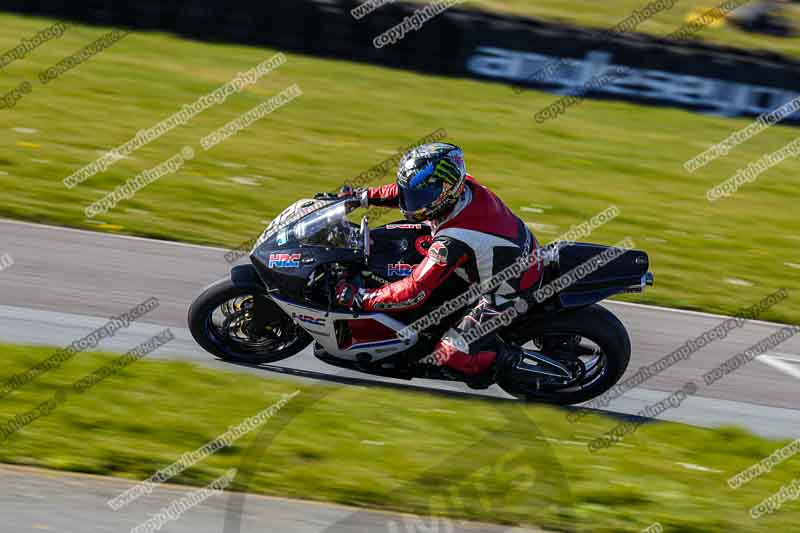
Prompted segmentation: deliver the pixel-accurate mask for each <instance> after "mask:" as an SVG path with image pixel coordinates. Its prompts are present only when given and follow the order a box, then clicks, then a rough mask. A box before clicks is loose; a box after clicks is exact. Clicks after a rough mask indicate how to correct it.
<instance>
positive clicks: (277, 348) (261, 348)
mask: <svg viewBox="0 0 800 533" xmlns="http://www.w3.org/2000/svg"><path fill="white" fill-rule="evenodd" d="M188 321H189V330H190V331H191V332H192V337H194V340H195V341H197V344H199V345H200V346H202V347H203V348H204V349H205V350H206V351H207V352H209V353H211V354H213V355H216V356H217V357H219V358H220V359H224V360H226V361H234V362H238V363H250V364H264V363H273V362H275V361H280V360H282V359H286V358H288V357H291V356H293V355H295V354H296V353H298V352H300V351H301V350H303V348H305V347H306V346H308V345H309V344H310V343H311V337H310V336H309V335H308V333H306V332H305V331H304V330H303V329H302V328H301V327H300V326H298V325H297V324H295V322H294V321H293V320H292V319H291V318H290V317H289V316H288V315H287V314H286V313H284V312H283V310H282V309H281V308H279V307H278V306H277V305H276V304H275V303H274V302H273V301H272V300H270V299H269V298H268V297H267V295H266V294H264V288H263V287H262V286H259V285H257V284H255V283H251V284H242V283H234V282H233V280H231V278H225V279H221V280H219V281H217V282H216V283H212V284H211V285H209V286H208V287H206V289H205V290H204V291H203V293H202V294H200V296H198V297H197V298H196V299H195V300H194V302H192V305H191V306H190V307H189V316H188Z"/></svg>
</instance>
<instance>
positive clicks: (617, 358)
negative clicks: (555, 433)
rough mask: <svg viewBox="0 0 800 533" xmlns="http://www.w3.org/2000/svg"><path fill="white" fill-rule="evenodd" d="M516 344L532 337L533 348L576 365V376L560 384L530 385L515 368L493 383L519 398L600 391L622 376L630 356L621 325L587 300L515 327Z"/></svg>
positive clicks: (569, 400) (557, 398)
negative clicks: (528, 325)
mask: <svg viewBox="0 0 800 533" xmlns="http://www.w3.org/2000/svg"><path fill="white" fill-rule="evenodd" d="M514 340H515V344H517V345H519V346H522V345H524V344H525V343H526V342H528V341H532V342H533V344H534V346H533V347H532V349H533V350H536V351H537V352H540V353H542V354H544V355H546V356H548V357H551V358H554V359H557V360H559V361H561V362H562V363H564V364H567V365H571V366H572V367H573V368H578V369H580V372H579V379H578V381H577V382H576V383H571V384H570V385H569V386H565V387H563V388H559V387H557V386H556V387H554V386H547V385H545V386H533V385H531V384H530V383H525V382H524V381H523V380H522V379H519V376H518V375H517V373H518V372H520V371H519V370H515V369H510V370H509V371H506V372H504V373H503V374H502V375H500V376H498V379H497V384H498V385H499V386H500V388H502V389H503V390H504V391H506V392H507V393H508V394H511V395H512V396H515V397H517V398H519V399H523V400H527V401H534V402H544V403H552V404H557V405H572V404H577V403H583V402H586V401H589V400H591V399H592V398H595V397H597V396H600V395H601V394H603V393H604V392H606V391H607V390H608V389H610V388H611V387H613V386H614V384H615V383H617V381H619V380H620V378H622V375H623V374H624V373H625V370H626V369H627V368H628V362H629V361H630V357H631V341H630V337H629V336H628V332H627V330H626V329H625V326H624V325H623V324H622V322H620V320H619V319H618V318H617V317H616V316H615V315H614V314H613V313H612V312H611V311H609V310H608V309H606V308H604V307H601V306H600V305H597V304H595V305H591V306H589V307H585V308H582V309H578V310H575V311H568V312H562V313H558V314H555V315H553V316H552V317H547V318H546V319H543V320H542V321H541V323H538V324H537V323H534V324H532V325H531V328H530V330H528V331H524V332H517V334H516V338H515V339H514Z"/></svg>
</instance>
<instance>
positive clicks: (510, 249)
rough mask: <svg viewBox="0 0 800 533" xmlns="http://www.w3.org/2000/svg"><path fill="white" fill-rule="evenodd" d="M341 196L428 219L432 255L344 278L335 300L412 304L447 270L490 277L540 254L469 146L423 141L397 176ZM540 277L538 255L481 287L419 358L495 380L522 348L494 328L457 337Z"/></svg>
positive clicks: (398, 306)
mask: <svg viewBox="0 0 800 533" xmlns="http://www.w3.org/2000/svg"><path fill="white" fill-rule="evenodd" d="M340 196H352V197H353V200H354V201H358V202H359V205H360V207H367V206H389V207H399V208H400V210H401V211H402V213H403V215H404V216H405V218H406V219H407V220H409V221H412V222H423V221H428V222H429V223H430V224H431V227H432V228H431V229H432V231H431V233H432V237H433V242H432V243H431V245H430V247H429V249H428V253H427V257H425V259H424V260H423V261H422V262H421V263H420V264H418V265H416V266H415V267H414V269H413V271H412V272H411V275H410V276H408V277H406V278H403V279H401V280H399V281H395V282H393V283H388V284H386V285H383V286H382V287H379V288H377V289H371V290H368V289H363V288H358V287H356V286H355V285H353V284H351V283H350V282H349V281H347V280H341V281H340V282H339V283H338V284H337V286H336V300H337V303H339V304H340V305H342V306H345V307H348V308H351V309H361V310H364V311H387V312H391V311H405V310H409V309H414V308H417V307H419V306H421V305H423V304H424V303H425V301H426V300H427V299H428V298H429V297H430V296H431V294H432V293H433V291H435V290H436V289H437V287H439V286H441V285H442V284H443V283H444V282H445V280H446V279H447V278H448V277H449V276H452V275H459V276H461V277H462V278H465V279H468V280H469V281H470V282H473V283H482V282H486V281H488V280H489V279H491V278H492V276H494V275H496V274H497V273H498V272H500V271H501V270H503V269H505V268H507V267H509V266H510V265H512V264H513V263H514V262H515V261H516V260H517V259H518V258H520V257H522V256H523V255H532V254H536V253H537V250H538V249H539V244H538V242H537V241H536V238H535V237H534V236H533V234H532V233H531V231H530V230H529V229H528V227H527V226H526V225H525V223H524V222H523V221H522V220H520V219H519V218H518V217H517V216H516V215H514V213H513V212H512V211H511V210H510V209H509V208H508V207H506V205H505V204H504V203H503V202H502V201H501V200H500V199H499V198H498V197H497V196H496V195H495V194H494V193H493V192H492V191H490V190H489V189H488V188H486V187H484V186H483V185H481V184H480V183H478V181H477V180H475V178H473V177H472V176H471V175H469V174H467V170H466V166H465V164H464V154H463V152H462V150H461V149H460V148H459V147H458V146H455V145H453V144H449V143H431V144H424V145H421V146H418V147H417V148H415V149H413V150H411V151H409V152H408V153H406V154H405V155H404V156H403V158H402V159H401V161H400V164H399V168H398V172H397V182H396V183H392V184H388V185H383V186H381V187H372V188H368V189H364V190H357V191H346V192H344V193H342V194H341V195H340ZM541 277H542V265H541V262H540V261H532V263H531V264H530V267H529V268H528V269H527V271H524V272H523V273H522V274H521V275H520V276H519V277H517V278H512V279H510V280H507V281H505V282H503V283H502V284H501V285H500V286H499V287H496V288H495V289H493V290H492V291H491V292H489V293H488V294H484V295H483V296H482V297H481V298H480V299H479V300H478V301H477V302H476V303H475V304H474V306H473V307H472V309H471V310H470V311H468V312H467V313H466V314H465V316H464V317H463V318H462V320H461V322H460V323H459V324H458V326H456V327H455V329H451V330H450V331H448V332H447V334H445V336H444V337H443V338H442V339H441V340H440V341H439V343H438V344H437V345H436V349H435V350H434V352H433V354H431V355H430V356H428V357H426V358H425V359H423V360H422V362H427V363H433V364H436V365H438V366H444V367H446V368H447V369H449V370H451V371H455V372H456V373H457V374H456V376H459V377H462V378H464V380H465V381H467V382H468V383H470V382H471V381H472V382H474V383H475V384H476V386H481V376H483V377H486V376H487V375H491V376H490V377H491V378H492V379H491V381H493V377H494V374H493V373H492V372H490V370H492V369H495V370H496V369H498V368H499V367H500V366H502V365H506V364H513V363H514V362H515V361H516V358H518V357H519V351H517V352H514V351H512V350H509V349H505V348H504V347H502V346H501V345H500V343H499V341H498V339H497V336H496V335H494V334H490V335H487V336H485V337H484V338H481V339H479V340H478V341H475V342H474V343H472V344H470V345H468V346H463V343H459V342H457V339H458V338H459V337H460V336H461V334H463V333H465V332H467V331H469V330H470V329H472V328H474V327H477V326H480V325H481V324H482V323H485V322H486V321H487V320H490V319H491V318H492V317H494V316H497V315H498V314H499V313H502V312H504V311H506V310H508V309H509V308H510V307H511V306H512V305H514V301H513V298H515V297H516V296H519V295H521V294H524V293H527V292H530V291H532V290H535V289H536V285H537V284H538V283H539V281H540V279H541ZM457 344H458V345H459V346H457ZM483 386H488V384H484V385H483Z"/></svg>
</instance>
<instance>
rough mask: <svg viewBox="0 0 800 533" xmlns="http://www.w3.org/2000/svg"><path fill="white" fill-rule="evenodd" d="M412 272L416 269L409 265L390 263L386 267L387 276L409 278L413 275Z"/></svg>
mask: <svg viewBox="0 0 800 533" xmlns="http://www.w3.org/2000/svg"><path fill="white" fill-rule="evenodd" d="M412 270H414V267H413V266H411V265H409V264H407V263H390V264H389V265H388V266H387V267H386V275H387V276H403V277H408V276H410V275H411V271H412Z"/></svg>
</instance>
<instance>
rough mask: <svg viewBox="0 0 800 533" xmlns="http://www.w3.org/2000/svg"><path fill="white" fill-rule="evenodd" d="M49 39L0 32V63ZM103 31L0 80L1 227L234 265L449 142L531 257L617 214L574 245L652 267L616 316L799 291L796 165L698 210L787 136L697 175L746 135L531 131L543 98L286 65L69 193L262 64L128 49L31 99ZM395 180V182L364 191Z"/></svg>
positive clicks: (649, 117) (798, 305)
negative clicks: (173, 167)
mask: <svg viewBox="0 0 800 533" xmlns="http://www.w3.org/2000/svg"><path fill="white" fill-rule="evenodd" d="M50 23H51V21H47V20H44V19H36V18H25V17H17V16H9V15H0V25H1V26H2V27H3V28H4V29H5V31H4V32H3V33H2V35H0V49H10V48H12V47H13V46H15V45H16V44H18V43H19V42H20V40H21V39H22V38H23V37H29V36H30V35H33V34H35V33H36V32H37V31H39V30H40V29H42V28H43V27H45V26H46V25H48V24H50ZM104 32H105V30H104V29H101V28H89V27H83V26H78V27H76V28H75V29H73V30H70V31H69V32H67V33H66V34H65V35H64V36H63V37H61V38H60V39H57V40H54V41H51V42H48V43H46V44H45V45H43V46H41V47H40V48H38V49H36V50H35V51H33V52H32V53H31V54H30V55H29V56H27V57H26V58H25V59H23V60H20V61H16V62H14V63H12V64H10V65H8V66H7V67H6V68H5V69H3V71H2V72H0V76H2V78H0V79H2V80H3V81H4V85H5V86H6V87H7V88H8V89H9V90H10V89H12V88H13V87H17V86H18V85H19V84H20V83H21V82H22V81H23V80H32V81H34V82H35V85H34V90H33V92H32V93H31V94H28V95H26V96H25V97H24V98H23V99H22V100H21V101H19V102H18V103H17V105H16V106H15V107H14V108H12V109H4V110H0V113H2V115H3V127H2V129H0V188H1V189H2V191H3V194H2V201H1V202H0V216H6V217H12V218H18V219H24V220H30V221H36V222H47V223H53V224H60V225H66V226H74V227H83V228H90V229H95V230H99V231H112V232H121V233H129V234H135V235H142V236H148V237H156V238H161V239H170V240H180V241H189V242H195V243H207V244H216V245H225V246H231V247H232V246H237V245H239V244H240V243H242V242H244V241H247V240H248V239H251V238H253V237H255V236H256V235H258V234H259V233H260V232H261V230H262V229H263V227H264V226H265V224H266V222H267V221H268V220H269V219H271V218H272V217H273V216H275V214H276V213H278V212H280V211H281V210H282V209H283V208H284V207H285V206H286V205H288V204H289V203H291V202H293V201H295V200H296V199H298V198H301V197H308V196H309V195H312V194H313V193H315V192H318V191H325V190H332V189H334V188H335V187H337V186H338V185H340V184H341V183H342V182H343V181H345V180H352V179H353V178H354V177H356V176H358V175H359V174H360V173H362V172H363V171H365V170H368V169H370V168H372V167H373V166H375V165H377V164H379V163H380V162H382V161H383V160H385V159H386V158H388V157H391V156H392V155H393V154H394V153H395V152H396V150H397V148H398V147H399V146H406V145H408V144H410V143H413V142H414V141H416V140H417V139H419V138H421V137H423V136H424V135H427V134H429V133H431V132H433V131H434V130H436V129H438V128H444V129H446V130H447V132H448V133H449V137H448V139H449V140H451V141H453V142H456V143H458V144H460V145H462V146H463V147H464V149H465V151H466V153H467V158H468V166H469V169H470V170H471V172H472V173H473V174H474V175H475V176H476V177H477V178H478V179H479V180H480V181H482V182H484V183H486V184H487V185H489V186H491V187H492V188H493V189H494V190H496V191H497V193H498V194H499V195H500V196H501V197H502V198H503V199H505V200H506V201H507V202H508V203H509V205H510V206H511V207H512V208H513V209H514V210H515V211H516V212H517V213H519V214H520V216H521V217H522V218H523V219H524V220H525V221H527V222H528V223H530V224H531V226H532V227H533V228H534V231H535V232H536V233H537V235H538V237H539V238H540V240H542V241H545V242H546V241H549V240H551V239H553V238H556V237H557V236H558V235H561V234H562V233H564V232H565V231H567V230H568V229H569V228H570V226H572V225H575V224H579V223H582V222H583V221H585V220H587V219H589V218H590V217H592V216H594V215H595V214H597V213H599V212H601V211H603V210H605V209H607V208H608V207H609V206H610V205H612V204H614V205H617V206H618V207H619V209H620V211H621V214H620V216H619V217H617V218H616V219H614V220H613V221H612V222H611V223H609V224H606V225H604V226H603V227H601V228H599V229H598V230H597V231H595V232H594V233H593V234H592V235H591V236H590V237H588V238H587V239H586V240H589V241H594V242H600V243H605V244H612V243H615V242H619V241H621V240H622V239H623V238H625V237H626V236H630V237H632V238H633V240H634V241H635V242H636V244H637V247H639V248H642V249H645V250H647V252H648V253H649V254H650V256H651V259H652V269H653V270H654V272H655V274H656V286H655V288H654V289H653V290H650V291H648V292H647V293H646V294H645V295H644V296H634V297H628V299H632V300H633V301H638V302H643V303H655V304H661V305H666V306H672V307H681V308H687V309H696V310H703V311H712V312H720V313H726V314H733V313H735V312H736V311H737V310H738V309H740V308H742V307H747V306H749V305H752V304H754V303H755V302H757V301H758V300H760V299H761V298H763V297H764V296H766V295H767V294H769V293H771V292H773V291H774V290H776V289H777V288H778V287H780V286H785V287H787V288H789V289H799V288H800V276H798V273H800V251H799V250H800V236H798V235H797V232H796V229H797V224H796V220H795V218H796V217H795V214H794V209H793V203H792V202H793V198H796V197H797V196H798V193H800V184H798V181H797V176H796V175H795V168H794V164H795V163H794V161H786V162H784V163H782V164H781V165H778V166H776V167H773V168H772V169H770V170H769V171H767V172H766V173H764V174H762V175H761V176H760V177H759V178H758V180H757V181H756V182H755V183H747V184H745V185H744V186H743V187H742V188H741V189H740V190H739V192H737V193H736V194H735V195H733V196H732V197H730V198H727V199H722V200H720V201H717V202H715V203H713V204H711V203H709V202H708V201H707V200H706V196H705V194H706V191H707V190H708V189H709V188H710V187H713V186H715V185H717V184H719V183H721V182H722V181H724V180H726V179H728V178H729V177H730V176H732V175H733V174H734V173H735V172H736V170H737V169H739V168H741V167H745V166H747V164H748V163H749V162H752V161H755V160H757V159H758V158H759V157H761V155H762V154H764V153H766V152H772V151H775V150H777V149H779V148H781V147H782V146H784V145H785V144H787V143H788V142H789V141H791V140H793V139H794V138H795V137H797V135H798V131H800V130H798V129H797V128H792V127H780V126H776V127H772V128H770V129H769V130H767V131H766V132H764V133H762V134H760V135H759V136H757V137H755V138H754V139H751V140H750V141H748V142H746V143H744V144H743V145H741V146H739V147H738V148H736V149H735V150H733V151H732V152H731V153H730V154H729V155H728V156H726V157H724V158H721V159H719V160H717V161H714V162H713V163H711V164H710V165H708V166H706V167H704V168H703V169H701V170H699V171H698V172H696V173H695V174H692V175H690V174H687V173H686V172H685V171H684V169H683V168H682V165H683V163H684V162H685V161H686V160H687V159H689V158H691V157H693V156H695V155H697V154H698V153H700V152H702V151H703V150H705V149H706V148H708V147H709V146H710V145H711V144H714V143H716V142H718V141H720V140H722V139H724V138H725V137H727V136H728V135H729V134H730V133H732V132H733V131H734V130H736V129H738V128H741V127H744V126H746V125H747V124H749V123H750V121H749V120H742V119H737V120H733V119H725V118H720V117H711V116H704V115H699V114H695V113H688V112H683V111H677V110H671V109H660V108H652V107H642V106H635V105H630V104H625V103H617V102H600V101H586V102H584V103H582V104H581V105H579V106H575V107H573V108H571V109H569V110H568V112H567V113H566V114H565V115H563V116H561V117H559V118H558V119H556V120H552V121H550V122H546V123H545V124H537V123H536V122H535V121H534V120H533V114H534V113H535V112H536V111H538V110H539V109H541V108H542V107H544V106H546V105H549V104H550V103H552V102H553V101H554V100H555V98H556V97H555V96H554V95H551V94H546V93H540V92H535V91H527V92H525V93H524V94H523V95H517V94H515V93H514V92H513V91H511V89H510V88H509V87H508V86H505V85H501V84H494V83H483V82H477V81H471V80H460V79H448V78H440V77H435V76H423V75H418V74H412V73H409V72H405V71H398V70H390V69H385V68H378V67H373V66H367V65H360V64H352V63H348V62H345V61H331V60H321V59H315V58H310V57H305V56H296V55H290V56H289V59H288V62H287V63H286V64H285V65H284V66H282V67H280V68H279V69H278V70H276V71H274V72H272V73H271V74H269V75H267V76H265V77H263V78H262V79H261V80H260V81H259V83H258V84H257V85H255V86H253V87H252V88H250V89H248V90H246V91H244V92H243V93H241V94H237V95H232V96H230V97H229V98H228V100H227V101H226V102H225V103H224V104H221V105H218V106H215V107H213V108H211V109H209V110H207V111H205V112H204V113H202V114H201V115H199V116H197V117H196V118H194V119H193V120H192V121H190V122H189V123H188V124H186V125H184V126H182V127H179V128H176V129H174V130H172V131H171V132H169V133H168V134H166V135H164V136H163V137H161V138H160V139H158V140H157V141H155V142H153V143H151V144H149V145H147V146H146V147H144V148H141V149H139V150H138V151H136V152H134V153H133V154H132V155H131V158H130V159H125V160H122V161H120V162H118V163H117V164H115V165H114V166H112V167H110V168H109V169H108V170H107V171H106V172H104V173H102V174H100V175H97V176H95V177H93V178H91V179H89V180H87V181H86V182H84V183H83V184H81V185H79V186H77V187H75V188H74V189H72V190H68V189H67V188H66V187H65V186H64V185H63V184H62V180H63V179H64V178H65V177H67V176H69V175H70V174H72V173H73V172H75V171H77V170H78V169H80V168H81V167H83V166H84V165H87V164H89V163H91V162H93V161H94V160H96V159H97V158H98V157H99V156H100V155H101V154H102V153H104V152H105V151H107V150H110V149H111V148H114V147H116V146H119V145H121V144H123V143H125V142H127V141H128V140H130V139H131V138H132V137H133V136H135V135H136V132H137V131H139V130H140V129H144V128H150V127H153V126H155V125H156V124H157V123H159V122H160V121H162V120H164V119H165V118H167V117H168V116H170V115H171V114H173V113H175V112H177V111H179V110H180V109H181V108H182V106H184V105H186V104H189V103H191V102H193V101H194V100H195V99H196V98H199V97H200V96H202V95H205V94H207V93H210V92H211V91H213V90H215V89H216V88H218V87H219V86H221V85H223V84H224V83H226V82H228V81H229V80H231V79H232V78H234V77H235V76H236V75H237V73H238V72H242V71H245V70H248V69H250V68H252V67H254V66H255V65H257V64H259V63H260V62H262V61H264V60H266V59H268V58H269V57H271V56H272V55H273V54H274V51H273V50H263V49H256V48H249V47H243V46H227V45H211V44H203V43H197V42H193V41H189V40H183V39H177V38H175V37H171V36H167V35H161V34H149V33H146V34H134V35H130V36H128V37H126V38H125V39H124V40H122V41H121V42H119V43H117V44H115V45H114V46H113V47H111V48H110V49H108V50H105V51H104V52H102V53H100V54H99V55H97V56H95V57H94V58H92V59H91V60H90V61H88V62H86V63H84V64H82V65H80V66H79V67H77V68H75V69H74V70H72V71H70V72H68V73H66V74H64V75H63V76H61V77H60V78H59V79H57V80H55V81H52V82H50V83H49V84H48V85H46V86H41V85H39V84H38V81H36V79H37V78H36V75H37V74H38V72H40V71H42V70H44V69H46V68H49V67H50V66H52V65H54V64H56V63H57V62H59V61H61V60H62V59H64V58H65V57H66V56H67V55H68V54H71V53H73V52H74V51H76V50H79V49H80V48H81V47H83V46H85V45H86V44H88V43H90V42H92V41H93V40H94V39H96V38H98V37H99V36H101V35H102V34H103V33H104ZM295 83H297V84H298V85H299V87H300V88H301V90H302V91H303V95H302V96H300V97H299V98H297V99H295V100H294V101H292V102H291V103H289V104H288V105H286V106H284V107H282V108H280V109H278V110H277V111H275V112H274V113H272V114H270V115H268V116H267V117H266V118H263V119H261V120H260V121H258V122H256V123H255V124H253V125H251V126H250V127H248V128H247V129H245V130H244V131H242V132H240V133H239V134H238V135H236V136H234V137H232V138H230V139H228V140H227V141H225V142H223V143H222V144H220V145H218V146H216V147H215V148H213V149H211V150H209V151H203V150H202V149H201V148H200V146H199V141H200V139H201V138H202V137H204V136H205V135H208V134H209V133H211V132H212V131H214V130H216V129H217V128H219V127H221V126H223V125H224V124H226V123H227V122H228V121H231V120H233V119H235V118H238V117H239V116H240V115H242V114H243V113H245V112H247V111H248V110H250V109H251V108H253V107H255V106H256V105H258V104H259V103H261V102H263V101H264V100H265V99H267V98H269V97H271V96H274V95H275V94H277V93H279V92H280V91H282V90H283V89H285V88H287V87H289V86H290V85H292V84H295ZM184 146H191V147H194V148H195V151H196V153H197V155H196V157H195V159H194V160H193V161H190V162H188V163H187V164H186V165H185V166H183V168H181V169H180V170H179V171H178V172H177V173H175V174H170V175H167V176H165V177H162V178H161V179H159V180H157V181H155V182H154V183H152V184H150V185H148V186H147V187H145V188H144V189H143V190H141V191H140V192H138V193H137V194H136V195H135V196H134V197H133V198H132V199H130V200H125V201H123V202H121V203H120V204H119V205H118V206H117V207H116V208H115V209H113V210H112V211H110V212H108V213H107V214H106V215H103V216H100V217H96V218H93V219H86V218H85V216H84V208H85V207H86V206H87V205H89V204H90V203H92V202H94V201H96V200H99V199H100V198H102V197H103V196H104V195H105V194H107V193H109V192H111V191H112V190H114V188H115V187H116V186H118V185H121V184H123V183H125V181H126V180H127V179H129V178H132V177H134V176H135V175H136V174H137V173H139V172H142V171H144V170H147V169H150V168H152V167H154V166H156V165H159V164H161V163H162V162H164V161H165V160H167V159H168V158H171V157H172V156H174V155H175V154H176V153H178V152H179V151H180V150H181V148H183V147H184ZM392 179H393V170H390V171H389V172H387V174H386V175H385V176H383V177H377V178H375V180H374V182H373V183H374V184H378V183H385V182H389V181H391V180H392ZM387 220H388V219H386V218H384V219H383V221H384V222H385V221H387ZM3 252H11V253H12V255H14V253H13V252H14V251H13V250H0V253H3ZM220 260H221V261H222V258H220ZM762 318H763V319H765V320H775V321H782V322H792V323H800V302H799V301H797V299H796V298H794V299H792V298H790V299H789V300H787V301H786V302H784V303H782V304H781V305H780V306H776V307H775V308H773V309H771V310H769V311H768V312H767V313H765V315H764V316H763V317H762Z"/></svg>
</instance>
